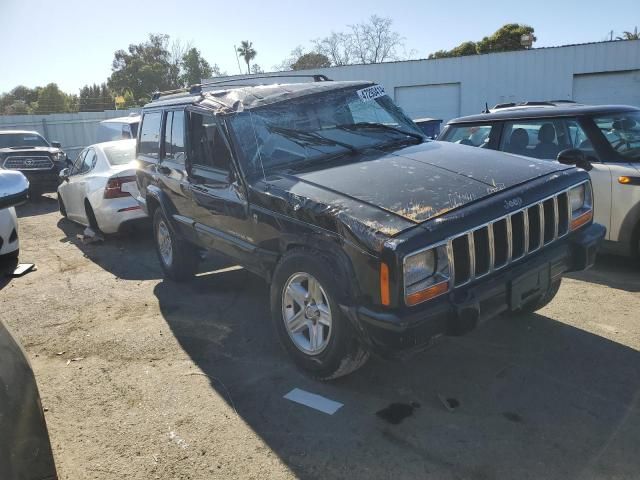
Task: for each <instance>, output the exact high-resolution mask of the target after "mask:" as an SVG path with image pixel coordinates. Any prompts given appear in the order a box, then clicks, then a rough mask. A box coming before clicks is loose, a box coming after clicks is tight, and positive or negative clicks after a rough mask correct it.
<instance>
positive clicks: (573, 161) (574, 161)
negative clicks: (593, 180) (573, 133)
mask: <svg viewBox="0 0 640 480" xmlns="http://www.w3.org/2000/svg"><path fill="white" fill-rule="evenodd" d="M557 160H558V162H560V163H562V164H563V165H575V166H576V167H579V168H582V169H583V170H586V171H587V172H588V171H590V170H592V169H593V166H592V165H591V162H590V161H589V160H588V159H587V156H586V155H585V154H584V152H583V151H582V150H580V149H579V148H568V149H566V150H562V151H561V152H560V153H559V154H558V157H557Z"/></svg>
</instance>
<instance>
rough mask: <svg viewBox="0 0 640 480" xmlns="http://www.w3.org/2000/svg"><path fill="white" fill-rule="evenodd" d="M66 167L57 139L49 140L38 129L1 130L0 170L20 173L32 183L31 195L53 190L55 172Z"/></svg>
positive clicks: (56, 178) (56, 179) (56, 173)
mask: <svg viewBox="0 0 640 480" xmlns="http://www.w3.org/2000/svg"><path fill="white" fill-rule="evenodd" d="M66 166H67V155H66V154H65V153H64V152H63V151H62V149H61V145H60V142H51V143H49V142H48V141H47V140H45V138H44V137H43V136H42V135H40V134H39V133H38V132H34V131H29V130H0V171H1V170H2V169H4V170H17V171H19V172H22V173H23V174H24V175H25V176H26V177H27V178H28V179H29V184H30V185H31V194H32V195H38V194H40V193H43V192H55V191H56V188H57V187H58V174H59V173H60V170H62V169H63V168H65V167H66Z"/></svg>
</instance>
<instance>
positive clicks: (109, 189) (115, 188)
mask: <svg viewBox="0 0 640 480" xmlns="http://www.w3.org/2000/svg"><path fill="white" fill-rule="evenodd" d="M135 181H136V177H113V178H110V179H109V180H108V181H107V186H106V187H105V189H104V198H120V197H128V196H129V195H131V194H130V193H129V192H123V191H122V185H123V184H125V183H131V182H135Z"/></svg>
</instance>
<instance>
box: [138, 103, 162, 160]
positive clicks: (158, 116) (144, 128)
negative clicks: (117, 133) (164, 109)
mask: <svg viewBox="0 0 640 480" xmlns="http://www.w3.org/2000/svg"><path fill="white" fill-rule="evenodd" d="M161 124H162V113H161V112H151V113H146V114H145V115H144V118H143V119H142V125H141V126H140V146H139V148H138V151H139V152H140V154H141V155H145V156H147V157H151V158H155V159H158V158H160V125H161Z"/></svg>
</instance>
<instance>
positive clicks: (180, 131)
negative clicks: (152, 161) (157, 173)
mask: <svg viewBox="0 0 640 480" xmlns="http://www.w3.org/2000/svg"><path fill="white" fill-rule="evenodd" d="M171 157H172V158H173V161H174V162H178V163H184V111H183V110H179V111H175V112H173V122H172V123H171Z"/></svg>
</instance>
